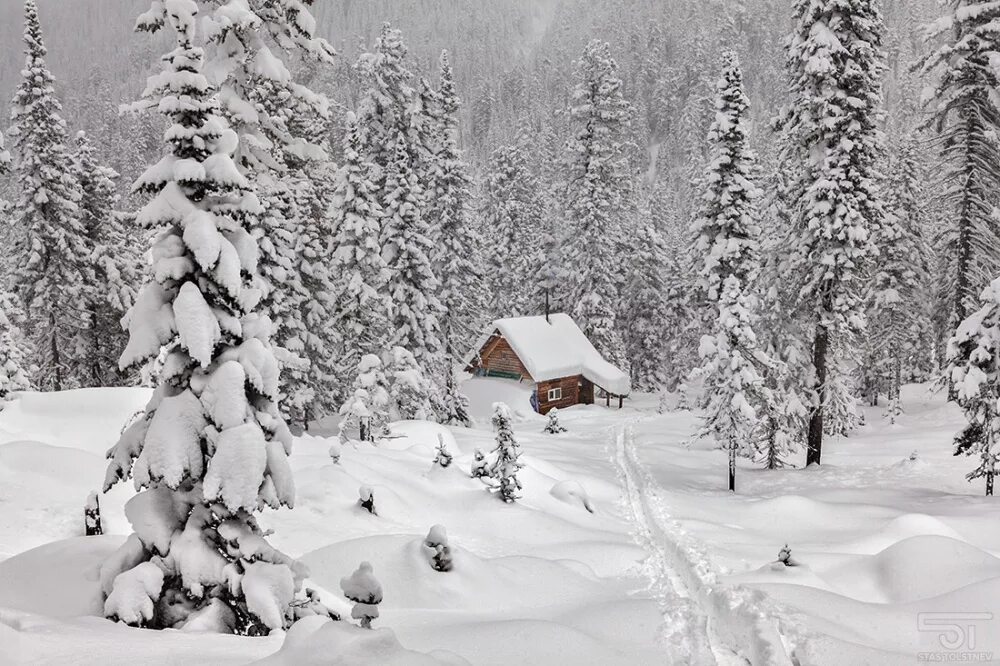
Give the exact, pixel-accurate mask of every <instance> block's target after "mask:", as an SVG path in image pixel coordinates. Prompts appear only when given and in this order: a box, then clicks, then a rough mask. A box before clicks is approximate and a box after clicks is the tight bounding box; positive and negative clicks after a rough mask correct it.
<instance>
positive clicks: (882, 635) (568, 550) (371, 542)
mask: <svg viewBox="0 0 1000 666" xmlns="http://www.w3.org/2000/svg"><path fill="white" fill-rule="evenodd" d="M480 382H483V383H485V384H486V385H487V386H485V387H484V386H476V384H477V383H480ZM498 383H499V384H501V385H502V383H503V380H473V385H472V386H471V387H470V391H469V392H470V393H471V394H473V395H482V394H483V393H485V392H486V390H487V389H488V390H489V391H491V394H492V395H495V394H496V393H495V392H496V391H497V390H498V388H497V386H496V384H498ZM490 384H494V386H492V387H490V386H489V385H490ZM499 390H503V389H499ZM510 395H511V396H513V395H514V393H511V394H510ZM522 397H523V398H524V399H526V396H524V395H523V394H522ZM144 398H145V393H144V392H143V391H136V390H129V389H118V390H110V389H108V390H97V391H94V390H87V391H73V392H68V393H63V394H52V395H47V396H42V395H38V394H27V395H25V396H24V397H22V398H21V399H20V400H18V401H15V402H14V403H13V404H12V405H11V406H10V407H9V408H8V409H6V410H5V411H4V412H3V413H2V414H0V433H2V439H0V475H2V476H0V480H2V482H3V483H2V486H0V487H2V488H3V500H2V504H0V507H2V511H0V515H2V516H3V520H2V521H0V544H2V545H3V553H4V555H3V556H4V557H6V559H5V560H4V561H2V562H0V607H2V608H3V612H2V613H0V617H2V618H3V620H2V621H0V631H2V632H3V636H4V640H3V641H2V642H0V645H3V648H2V650H4V655H5V659H7V660H11V661H14V662H16V663H36V664H37V663H66V661H65V660H66V659H67V658H70V656H71V660H72V663H80V664H85V663H92V664H98V663H109V662H113V661H115V660H116V659H120V658H122V656H123V655H126V654H127V655H130V658H132V659H139V660H141V661H144V662H146V663H150V662H153V661H157V662H158V663H165V661H166V660H168V659H169V660H176V661H178V662H183V661H184V660H185V659H192V658H194V659H199V660H202V661H203V660H205V659H206V658H209V657H207V655H214V656H212V657H211V658H210V660H211V661H212V662H213V663H234V664H236V663H248V662H250V661H253V660H255V659H260V658H263V657H265V656H268V655H269V654H271V653H273V652H275V651H277V650H278V649H279V648H280V647H281V645H282V640H283V639H282V637H281V636H280V635H274V636H271V637H269V638H267V639H253V638H242V639H240V638H235V637H212V636H210V635H199V634H190V633H183V632H171V633H165V634H159V633H158V632H150V631H147V630H142V629H130V628H126V627H122V626H120V625H116V624H114V623H112V622H110V621H107V620H104V619H103V618H100V614H101V612H100V609H101V602H100V591H99V587H98V581H97V577H96V576H97V568H98V567H99V565H100V563H101V561H102V559H103V558H105V557H107V555H108V554H109V553H110V552H111V550H112V549H113V548H115V547H116V546H117V544H119V543H120V542H121V541H122V539H123V538H124V535H125V534H126V533H127V532H128V524H127V523H126V522H125V521H124V517H123V515H122V507H123V504H124V502H125V501H126V500H127V495H128V494H129V493H125V492H121V491H120V490H116V491H115V492H113V493H111V494H110V495H106V496H103V497H102V503H101V504H102V511H103V514H104V516H105V519H106V527H107V532H108V536H104V537H89V538H83V537H80V536H79V535H80V534H82V529H83V514H82V507H83V502H84V500H85V498H86V494H87V492H88V491H89V490H90V488H91V487H92V486H93V485H94V484H96V483H99V481H100V478H101V476H102V474H103V464H102V461H101V457H102V456H101V453H100V449H101V448H102V447H103V446H104V445H105V444H106V443H107V442H108V441H111V440H113V439H114V438H115V437H116V436H117V432H118V431H119V430H120V428H121V426H122V424H123V423H124V422H125V421H126V420H127V419H128V418H129V416H130V415H131V412H132V410H134V409H135V407H136V406H137V405H141V404H142V402H143V399H144ZM904 398H905V400H904V405H905V408H906V412H907V413H906V416H905V417H904V418H903V419H902V420H901V423H900V424H899V425H897V426H888V425H886V424H885V423H884V422H882V420H881V419H880V418H879V415H878V412H877V411H876V410H872V411H871V412H869V418H870V422H871V424H872V425H870V426H866V427H865V428H864V430H863V431H862V432H861V433H860V434H859V435H858V436H857V437H856V438H852V439H850V440H846V441H840V442H837V443H834V444H832V446H831V451H830V460H829V463H828V464H827V465H825V466H824V468H823V469H822V470H816V471H813V470H808V471H802V470H787V471H777V472H768V471H759V470H753V469H750V468H747V469H745V470H741V472H740V474H741V478H743V479H744V481H743V483H744V484H745V487H744V490H743V491H742V492H741V494H740V495H739V496H737V497H733V496H731V495H729V494H728V493H725V492H723V491H722V490H721V488H722V487H723V481H724V478H723V472H724V464H722V456H723V454H722V452H719V451H714V450H706V449H705V448H704V447H702V446H695V447H692V448H690V449H688V448H685V447H684V446H683V442H684V440H685V439H686V438H687V437H688V436H689V435H690V433H691V432H692V431H693V429H694V428H695V427H696V419H695V417H694V415H692V414H690V413H688V412H671V413H668V414H664V415H662V416H661V415H658V414H656V412H655V409H654V405H655V401H654V400H648V399H640V400H639V401H638V403H637V404H638V409H637V408H629V409H626V410H623V411H620V412H619V411H618V410H606V409H604V408H602V407H584V408H580V407H578V408H572V409H569V410H565V411H563V412H562V414H561V416H562V422H563V424H564V425H565V426H566V427H567V429H568V432H567V433H564V434H561V435H543V434H541V430H542V426H543V425H544V420H543V419H541V418H540V417H537V416H536V417H530V418H526V419H523V420H519V421H518V422H517V424H516V426H515V432H516V434H517V436H518V438H519V440H520V442H521V445H522V448H523V450H524V459H525V461H526V465H527V466H526V468H525V470H524V471H523V473H522V483H523V485H524V498H523V499H522V500H521V501H520V502H518V503H517V504H514V505H504V504H503V503H498V502H497V501H496V500H495V498H493V497H491V496H490V495H489V494H488V493H487V492H486V490H485V488H484V486H483V484H482V482H480V481H478V480H474V479H471V478H469V474H468V470H469V467H470V464H471V461H472V457H473V456H472V454H473V452H474V450H475V449H476V448H484V449H485V448H488V447H490V446H491V440H492V437H491V433H490V432H489V431H487V430H481V429H476V430H464V429H446V428H442V427H441V426H436V425H433V424H428V423H419V422H403V423H397V424H394V425H393V432H394V435H395V436H394V437H393V438H391V439H389V440H387V441H386V442H385V443H384V444H383V445H381V446H378V447H373V446H371V445H360V446H357V447H353V446H352V447H346V448H345V449H344V450H343V452H342V456H341V459H340V463H339V464H333V463H332V462H331V460H330V458H329V455H328V452H327V449H328V448H329V445H330V440H324V439H321V438H315V437H309V436H304V437H301V438H299V439H297V440H296V442H295V448H294V452H293V455H292V457H291V464H292V468H293V470H294V473H295V481H296V485H297V487H298V497H299V500H298V503H297V505H296V508H295V510H293V511H288V510H280V511H274V512H268V513H266V514H265V515H264V516H263V518H262V521H263V523H264V524H265V526H267V527H271V528H274V529H275V535H274V537H273V539H274V543H275V545H276V546H278V547H280V548H282V549H283V550H285V551H286V552H288V553H290V554H292V555H295V556H300V557H301V558H302V560H303V561H304V562H305V563H306V565H307V566H308V567H309V569H310V579H311V580H312V582H313V583H314V584H315V585H317V586H318V588H319V589H321V590H322V591H323V596H324V599H326V600H329V602H330V604H331V605H332V606H334V607H335V608H338V609H341V611H342V612H343V611H348V610H349V606H348V604H347V602H346V600H344V599H343V598H342V597H340V594H339V588H338V581H339V580H340V578H342V577H344V576H347V575H348V574H350V572H351V571H353V569H354V568H355V567H356V566H357V563H358V562H360V561H362V560H367V561H370V562H371V563H372V566H373V570H374V573H375V575H376V577H377V578H378V580H379V581H380V582H381V584H382V586H383V588H384V591H385V600H384V601H383V603H382V604H380V617H379V618H378V620H376V621H375V626H376V627H377V628H379V627H381V628H387V629H389V630H391V631H392V633H393V634H394V635H395V637H396V639H398V641H399V643H400V644H401V645H402V646H404V647H405V649H406V650H411V651H414V653H422V654H426V655H431V656H432V657H433V658H434V659H437V660H438V661H437V662H435V663H464V662H462V661H461V659H460V658H462V659H465V660H467V661H468V662H470V663H474V664H510V663H526V662H542V663H561V664H571V663H572V664H655V663H688V661H687V657H684V656H683V655H685V654H691V655H696V656H697V657H696V658H697V659H705V660H709V659H711V658H712V657H711V656H710V655H712V656H714V657H715V658H716V659H718V660H719V661H720V663H736V662H735V661H733V657H730V656H727V655H732V654H733V652H734V651H739V652H740V653H742V654H743V655H744V656H745V657H747V658H750V659H751V661H753V663H788V662H787V661H786V660H787V657H785V656H783V655H784V654H785V652H784V650H785V649H790V650H791V651H792V653H794V654H795V656H796V658H797V659H798V660H799V662H798V663H801V664H844V663H884V664H889V663H900V664H902V663H912V662H913V660H914V658H915V654H916V652H918V651H920V650H923V649H930V648H929V647H928V646H929V645H930V642H932V641H935V640H936V635H935V634H934V633H933V632H931V633H929V634H928V633H926V632H925V633H921V632H919V631H918V627H917V625H916V620H915V618H916V615H915V613H916V612H918V611H928V612H929V611H948V610H965V609H975V610H988V609H990V608H994V606H993V604H992V601H991V599H992V595H993V594H995V589H994V588H996V586H997V585H1000V557H998V555H1000V527H997V525H996V521H995V520H993V516H992V508H991V506H990V504H989V502H988V501H987V500H984V499H982V498H979V497H976V496H975V493H974V492H973V491H974V489H973V488H971V487H969V486H968V485H967V484H965V482H964V481H962V479H961V471H962V465H961V462H962V461H960V460H955V459H954V458H952V457H951V456H950V455H949V453H948V452H947V451H946V450H941V448H940V447H939V446H938V445H937V444H936V442H937V441H939V439H940V438H941V436H942V435H946V434H947V433H948V432H950V431H951V430H953V429H954V428H955V427H956V425H957V424H958V423H959V421H960V417H959V415H958V414H957V413H956V411H955V410H954V409H953V408H951V407H948V406H947V405H945V404H943V403H942V402H941V400H940V398H939V397H930V396H929V395H928V394H927V392H926V388H925V387H916V386H914V387H908V388H907V392H906V393H905V395H904ZM473 410H474V411H475V412H483V411H485V410H486V406H485V405H484V404H483V403H482V401H481V400H477V401H475V402H474V403H473ZM525 411H527V410H525ZM81 414H84V415H85V416H79V415H81ZM73 422H75V423H76V427H71V426H70V424H71V423H73ZM438 433H442V434H443V435H444V437H445V440H444V441H445V443H446V446H447V447H448V448H449V449H450V450H451V452H452V453H453V454H454V458H455V462H454V464H453V465H452V466H450V467H448V468H440V467H439V466H435V465H434V464H433V463H432V461H433V459H434V448H435V446H436V443H437V434H438ZM102 441H103V444H102ZM57 447H58V448H57ZM914 451H916V456H915V459H913V460H911V456H910V454H911V453H913V452H914ZM362 485H370V486H371V487H372V489H373V490H374V497H375V506H376V511H377V515H375V516H373V515H371V514H369V513H367V512H366V511H364V510H363V509H361V508H360V507H359V506H358V505H357V499H358V487H359V486H362ZM584 498H586V499H588V500H589V503H590V504H591V505H592V507H593V509H594V513H590V512H588V511H587V510H586V509H585V507H584V504H583V501H582V500H583V499H584ZM43 507H44V509H45V510H44V512H42V508H43ZM433 524H441V525H444V526H445V527H446V529H447V538H448V541H449V542H450V547H451V551H452V556H453V560H454V568H453V570H452V571H450V572H444V573H442V572H438V571H434V570H433V569H432V568H431V567H430V566H429V564H428V559H427V554H426V552H425V550H424V547H423V541H424V538H425V537H426V536H427V532H428V530H429V529H430V527H431V526H432V525H433ZM785 543H787V544H789V546H790V548H791V551H792V555H793V558H794V559H795V560H796V561H797V563H798V565H799V566H797V567H785V566H783V565H777V566H776V565H775V564H774V563H775V562H776V560H777V555H778V550H779V549H780V548H781V547H782V546H783V545H784V544H785ZM22 551H27V552H22ZM661 557H662V560H660V559H659V558H661ZM664 567H666V568H664ZM931 572H932V574H931ZM929 574H930V575H929ZM752 590H758V591H760V592H761V593H762V594H756V593H753V592H751V591H752ZM991 590H993V592H991ZM743 605H748V608H749V609H750V610H748V611H744V610H742V607H743ZM833 608H836V609H837V610H836V611H835V612H834V613H831V609H833ZM747 612H754V613H757V612H760V613H763V614H764V615H765V617H768V618H770V619H768V620H766V621H759V622H757V623H756V626H753V627H750V628H748V626H749V625H748V624H747V622H748V619H747V615H746V613H747ZM88 616H89V617H88ZM307 624H308V623H307ZM986 628H987V625H983V630H982V631H981V633H980V643H979V646H980V648H981V649H983V650H1000V645H998V644H996V637H997V635H996V634H992V635H991V634H989V633H988V632H987V631H986ZM314 630H316V628H315V627H313V628H312V629H309V628H308V627H306V626H303V627H298V626H296V628H295V629H293V631H292V632H291V633H290V634H289V636H288V639H287V641H288V644H287V645H286V646H285V647H284V648H283V649H282V651H281V652H278V654H277V655H275V657H274V658H273V659H274V660H278V659H285V660H286V661H285V662H281V663H293V662H294V663H303V662H301V661H298V658H297V657H293V656H292V655H294V654H298V653H296V652H295V650H296V649H299V650H303V649H306V648H305V647H299V648H296V647H295V645H296V642H299V643H300V644H301V645H302V646H309V648H308V650H309V653H310V654H313V650H315V649H322V650H326V651H327V652H326V653H330V654H332V653H333V652H334V651H335V650H336V651H342V652H343V654H344V655H345V656H343V657H342V658H343V661H342V662H333V663H345V664H346V663H362V661H361V657H357V659H359V661H354V660H353V659H349V658H348V657H347V655H349V654H352V653H351V652H349V651H347V648H345V647H344V646H346V645H353V641H368V643H369V644H370V645H369V646H368V647H364V648H363V647H361V645H362V644H359V645H358V647H357V648H356V649H357V650H358V651H359V652H358V653H357V654H365V655H369V656H370V655H372V654H378V651H377V650H376V649H375V648H374V647H372V645H373V644H372V643H371V642H372V641H376V640H377V641H382V645H383V646H391V645H392V644H393V640H392V639H391V637H390V636H389V634H388V633H386V634H385V635H382V634H379V635H378V638H376V637H374V636H373V637H370V638H369V637H355V636H354V635H353V634H351V633H350V632H348V633H343V630H340V631H339V633H338V632H334V631H333V630H332V629H331V630H329V631H326V630H320V632H319V633H318V634H313V635H312V636H311V637H306V636H303V635H304V634H306V633H307V632H309V631H314ZM324 631H325V633H326V634H327V635H325V636H324V635H323V632H324ZM382 631H385V629H383V630H382ZM377 633H378V632H377ZM42 636H46V637H47V638H45V639H44V640H41V637H42ZM309 641H314V642H312V643H310V642H309ZM782 641H784V647H783V644H782ZM930 647H933V646H930ZM380 649H387V650H389V653H394V651H398V650H401V649H403V648H388V647H383V648H380ZM768 649H770V650H774V652H773V653H771V656H769V657H767V658H766V659H764V658H763V657H762V656H761V655H765V654H768V653H767V652H766V650H768ZM400 654H404V655H405V654H410V653H400ZM185 655H187V656H185ZM282 655H285V656H282ZM754 655H757V656H756V657H755V656H754ZM847 655H850V657H848V656H847ZM417 657H418V656H417V655H416V654H412V655H411V657H405V656H399V657H398V659H399V661H398V663H406V664H409V663H422V662H420V661H419V660H417ZM314 658H315V657H314ZM366 658H368V657H366ZM8 663H9V662H8ZM266 663H272V662H266ZM273 663H279V662H277V661H274V662H273ZM317 663H318V662H317ZM323 663H331V662H323ZM365 663H367V662H365ZM372 663H388V662H378V661H377V660H376V661H373V662H372ZM394 663H396V662H394ZM428 663H430V662H428ZM698 663H703V662H702V661H698ZM705 663H707V661H706V662H705Z"/></svg>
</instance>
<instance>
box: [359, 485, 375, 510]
mask: <svg viewBox="0 0 1000 666" xmlns="http://www.w3.org/2000/svg"><path fill="white" fill-rule="evenodd" d="M358 506H360V507H361V508H362V509H364V510H365V511H367V512H368V513H370V514H372V515H373V516H377V515H378V514H377V513H376V512H375V490H374V489H372V487H371V486H361V487H360V488H358Z"/></svg>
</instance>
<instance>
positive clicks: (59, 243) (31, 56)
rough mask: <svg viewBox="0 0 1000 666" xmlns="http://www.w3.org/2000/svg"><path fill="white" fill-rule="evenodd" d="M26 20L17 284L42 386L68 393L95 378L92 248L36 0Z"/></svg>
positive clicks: (14, 126) (17, 122) (17, 145)
mask: <svg viewBox="0 0 1000 666" xmlns="http://www.w3.org/2000/svg"><path fill="white" fill-rule="evenodd" d="M24 14H25V18H24V43H25V54H26V59H25V65H24V69H23V70H21V74H22V78H21V81H20V83H19V84H18V86H17V89H16V91H15V92H14V98H13V100H12V102H11V107H12V108H11V127H10V130H9V131H8V138H9V139H10V141H11V145H12V148H13V150H14V155H15V161H14V173H15V176H16V180H17V188H18V197H17V201H16V204H15V207H14V211H13V218H12V224H13V225H15V226H16V227H18V228H20V229H22V230H23V235H21V236H19V237H18V241H17V246H16V247H15V248H14V251H13V252H14V255H15V256H16V257H17V262H16V266H17V267H16V269H15V274H14V279H13V282H14V288H15V291H16V292H17V294H18V296H20V297H21V300H22V301H23V303H24V309H25V312H26V314H27V316H28V321H27V325H26V327H25V331H27V333H28V335H29V337H30V340H31V351H32V359H33V365H35V366H36V367H37V370H36V372H35V373H34V383H35V385H36V386H37V388H39V389H43V390H56V391H60V390H62V389H65V388H73V387H76V386H79V385H80V383H81V381H82V379H83V377H84V376H85V375H86V373H87V368H86V367H85V360H84V351H83V350H84V347H85V346H84V343H83V337H84V331H85V329H86V326H87V316H86V308H85V304H86V298H85V291H86V289H87V285H88V284H89V283H90V281H91V279H90V275H89V274H88V267H87V262H86V257H87V254H88V252H89V248H88V245H87V241H86V235H85V231H84V228H83V222H82V220H81V219H80V210H79V201H80V188H79V186H78V184H77V182H76V178H75V177H74V174H73V169H72V161H71V159H70V152H71V151H70V148H69V146H68V145H67V137H66V122H65V121H64V120H63V119H62V117H61V116H60V113H61V111H62V106H61V104H60V103H59V100H58V99H56V96H55V90H54V89H53V86H54V83H55V81H54V79H53V77H52V74H51V73H50V72H49V70H48V68H47V67H46V64H45V55H46V48H45V44H44V43H43V42H42V30H41V26H40V25H39V22H38V8H37V6H36V4H35V0H26V2H25V3H24Z"/></svg>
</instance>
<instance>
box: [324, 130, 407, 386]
mask: <svg viewBox="0 0 1000 666" xmlns="http://www.w3.org/2000/svg"><path fill="white" fill-rule="evenodd" d="M371 170H372V169H371V166H370V165H369V164H367V163H365V162H364V161H362V156H361V135H360V133H359V127H358V122H357V118H356V117H355V116H354V115H353V114H349V115H348V120H347V135H346V137H345V140H344V163H343V166H341V168H340V170H339V171H338V172H337V183H336V189H335V190H334V200H333V203H332V204H331V206H330V214H331V216H332V217H333V227H334V229H336V236H335V237H334V241H333V246H334V250H333V257H332V265H331V272H332V273H333V275H334V276H335V279H336V281H337V282H336V289H337V290H336V294H335V302H336V304H337V313H336V319H335V324H334V325H335V326H336V327H337V329H338V337H339V338H340V339H341V340H343V342H344V345H343V347H344V351H343V355H342V356H341V358H340V359H339V361H338V366H339V367H338V371H337V375H338V376H339V377H341V378H342V380H344V381H349V380H352V379H353V377H352V375H354V372H355V371H360V370H361V368H360V366H359V365H358V363H359V359H360V358H361V357H364V356H365V355H368V354H376V355H380V354H382V353H383V351H384V350H385V348H386V345H387V344H388V343H389V338H390V335H391V330H390V321H391V316H392V311H391V307H392V304H391V301H390V300H389V298H388V294H387V292H386V289H387V284H388V273H389V268H388V266H387V265H386V263H385V260H384V259H383V258H382V240H381V238H380V235H381V231H382V208H381V206H380V205H379V203H378V200H377V192H376V189H375V185H374V183H373V182H372V180H371V178H372V173H371Z"/></svg>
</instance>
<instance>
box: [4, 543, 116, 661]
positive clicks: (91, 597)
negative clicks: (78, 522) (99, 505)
mask: <svg viewBox="0 0 1000 666" xmlns="http://www.w3.org/2000/svg"><path fill="white" fill-rule="evenodd" d="M123 541H125V538H124V537H121V536H94V537H76V538H73V539H65V540H63V541H56V542H54V543H48V544H45V545H44V546H39V547H38V548H34V549H32V550H29V551H26V552H24V553H21V554H20V555H15V556H14V557H12V558H10V559H8V560H4V561H3V562H0V607H3V608H8V609H14V610H18V611H23V612H26V613H34V614H36V615H47V616H49V617H57V618H62V617H76V616H79V615H97V616H101V617H103V612H104V603H103V600H102V598H101V580H100V569H101V563H102V562H104V560H105V559H107V558H108V557H110V556H111V554H112V553H114V552H115V551H116V550H117V549H118V547H119V546H121V544H122V542H123ZM0 642H2V641H0Z"/></svg>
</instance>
